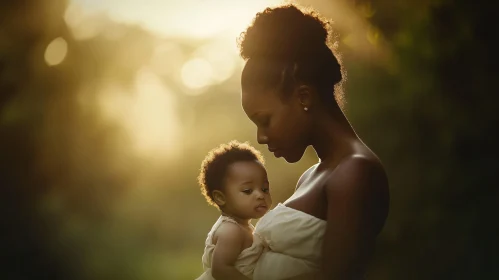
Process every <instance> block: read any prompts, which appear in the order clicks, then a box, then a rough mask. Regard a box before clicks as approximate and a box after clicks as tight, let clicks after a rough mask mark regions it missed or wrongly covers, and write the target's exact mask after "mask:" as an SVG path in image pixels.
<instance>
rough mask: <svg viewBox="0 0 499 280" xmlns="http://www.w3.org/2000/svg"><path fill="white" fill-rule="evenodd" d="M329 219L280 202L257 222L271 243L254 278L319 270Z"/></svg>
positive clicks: (261, 279) (275, 279) (258, 230)
mask: <svg viewBox="0 0 499 280" xmlns="http://www.w3.org/2000/svg"><path fill="white" fill-rule="evenodd" d="M325 232H326V221H324V220H321V219H319V218H317V217H314V216H312V215H309V214H307V213H305V212H302V211H299V210H296V209H293V208H290V207H287V206H285V205H284V204H281V203H279V204H278V205H277V206H276V207H275V208H274V209H272V210H271V211H269V212H268V213H267V214H266V215H265V216H264V217H263V218H261V219H260V221H259V222H258V223H257V225H256V229H255V233H254V235H256V236H260V237H261V238H263V239H264V241H265V243H266V244H267V245H268V249H266V250H265V251H264V252H263V254H262V256H261V257H260V259H259V260H258V263H257V265H256V268H255V271H254V274H253V279H254V280H279V279H284V278H288V277H292V276H296V275H300V274H305V273H310V272H314V271H318V270H319V266H320V260H321V255H322V242H323V238H324V233H325Z"/></svg>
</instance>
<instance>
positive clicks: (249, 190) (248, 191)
mask: <svg viewBox="0 0 499 280" xmlns="http://www.w3.org/2000/svg"><path fill="white" fill-rule="evenodd" d="M251 192H252V191H251V189H246V190H243V193H245V194H251Z"/></svg>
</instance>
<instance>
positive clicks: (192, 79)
mask: <svg viewBox="0 0 499 280" xmlns="http://www.w3.org/2000/svg"><path fill="white" fill-rule="evenodd" d="M212 75H213V68H212V67H211V64H210V63H209V62H208V61H207V60H206V59H203V58H193V59H191V60H189V61H187V62H186V63H185V64H184V66H183V67H182V81H183V82H184V84H185V85H186V86H188V87H189V88H191V89H200V88H203V87H206V86H208V85H210V84H211V78H212Z"/></svg>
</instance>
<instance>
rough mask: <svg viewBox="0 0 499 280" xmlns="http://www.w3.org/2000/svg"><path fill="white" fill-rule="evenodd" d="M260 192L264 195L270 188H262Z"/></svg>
mask: <svg viewBox="0 0 499 280" xmlns="http://www.w3.org/2000/svg"><path fill="white" fill-rule="evenodd" d="M262 191H263V192H264V193H268V192H269V191H270V188H267V187H265V188H262Z"/></svg>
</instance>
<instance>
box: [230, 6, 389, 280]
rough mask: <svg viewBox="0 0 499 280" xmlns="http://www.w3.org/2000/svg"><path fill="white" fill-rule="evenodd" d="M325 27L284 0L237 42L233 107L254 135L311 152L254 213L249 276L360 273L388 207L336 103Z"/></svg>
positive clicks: (297, 153) (338, 78) (271, 279)
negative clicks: (263, 245) (290, 181)
mask: <svg viewBox="0 0 499 280" xmlns="http://www.w3.org/2000/svg"><path fill="white" fill-rule="evenodd" d="M329 36H330V34H329V32H328V25H327V22H325V21H323V20H321V18H320V17H319V16H318V15H317V14H316V13H313V12H310V13H309V12H303V11H301V10H300V9H299V8H297V7H296V6H294V5H285V6H280V7H276V8H267V9H266V10H265V11H263V12H261V13H258V14H257V15H256V17H255V19H254V21H253V23H252V25H251V26H249V27H248V29H247V30H246V31H245V32H244V33H243V34H242V35H241V38H240V41H239V47H240V53H241V56H242V57H243V58H244V59H245V60H247V62H246V64H245V67H244V69H243V72H242V76H241V86H242V106H243V109H244V111H245V113H246V114H247V116H248V117H249V118H250V119H251V120H252V121H253V122H254V123H255V124H256V126H257V138H258V142H259V143H260V144H263V145H267V146H268V149H269V150H270V151H271V152H273V153H274V155H275V156H276V157H282V158H284V159H285V160H286V161H287V162H289V163H294V162H297V161H298V160H300V159H301V157H302V156H303V153H304V151H305V149H306V147H307V146H309V145H312V147H313V148H314V150H315V151H316V153H317V155H318V157H319V158H320V162H319V163H317V164H315V165H314V166H312V167H310V168H309V169H308V170H307V171H305V173H303V175H302V176H301V177H300V179H299V181H298V183H297V186H296V190H295V192H294V194H293V195H292V196H291V197H290V198H289V199H288V200H286V201H285V202H284V204H279V205H277V206H276V207H275V209H273V210H272V211H270V212H269V213H268V214H267V216H265V217H264V218H262V219H261V220H260V221H259V222H258V224H257V227H256V231H255V234H258V235H260V237H262V238H263V239H264V240H265V241H266V242H267V244H268V245H269V248H270V249H269V250H268V251H266V252H265V253H263V255H262V257H261V258H260V260H259V261H258V264H257V267H256V269H255V273H254V279H255V280H262V279H265V280H275V279H335V280H341V279H361V278H362V277H363V275H364V273H365V270H366V266H367V262H368V260H369V259H370V257H371V255H372V253H373V250H374V244H375V238H376V236H377V235H378V234H379V232H380V231H381V229H382V227H383V225H384V223H385V219H386V217H387V215H388V204H389V195H388V181H387V177H386V174H385V171H384V168H383V166H382V164H381V163H380V161H379V159H378V158H377V156H376V155H375V154H374V153H373V152H372V151H371V150H370V149H369V148H368V147H367V146H366V145H365V144H364V143H362V141H361V140H360V139H359V137H358V136H357V135H356V133H355V132H354V130H353V128H352V127H351V125H350V124H349V122H348V120H347V119H346V117H345V116H344V114H343V112H342V110H341V108H340V104H339V103H338V101H339V100H341V98H339V96H340V86H341V82H342V80H343V75H342V69H341V65H340V63H339V62H338V60H337V58H336V57H335V55H334V54H333V52H332V51H331V49H330V48H329V47H328V45H327V43H328V37H329ZM335 95H336V98H335Z"/></svg>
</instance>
